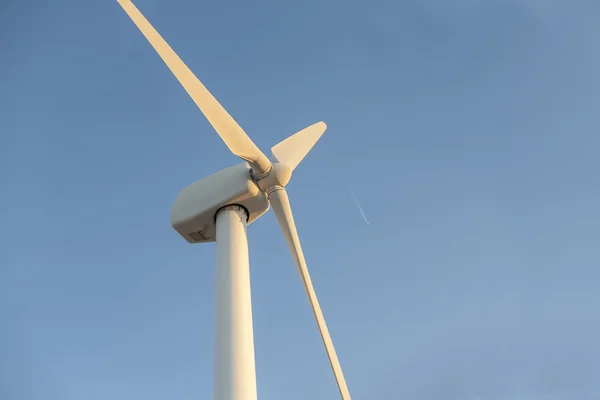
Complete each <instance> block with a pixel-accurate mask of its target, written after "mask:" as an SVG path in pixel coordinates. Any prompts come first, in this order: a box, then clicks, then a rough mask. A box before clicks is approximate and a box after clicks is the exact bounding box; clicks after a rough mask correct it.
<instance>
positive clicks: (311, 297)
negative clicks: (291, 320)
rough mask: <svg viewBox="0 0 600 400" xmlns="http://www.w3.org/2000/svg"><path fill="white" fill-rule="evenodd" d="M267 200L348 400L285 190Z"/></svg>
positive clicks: (339, 383) (345, 398)
mask: <svg viewBox="0 0 600 400" xmlns="http://www.w3.org/2000/svg"><path fill="white" fill-rule="evenodd" d="M269 200H270V201H271V206H272V207H273V211H275V215H276V216H277V220H278V221H279V225H280V226H281V230H282V231H283V235H284V236H285V240H286V241H287V243H288V246H289V247H290V251H291V252H292V256H293V257H294V262H295V263H296V267H297V268H298V272H299V273H300V278H302V283H303V284H304V289H305V290H306V294H307V295H308V301H309V302H310V306H311V307H312V310H313V314H314V315H315V319H316V320H317V325H318V327H319V332H320V333H321V338H322V339H323V344H324V345H325V350H326V351H327V356H328V357H329V363H330V364H331V368H332V369H333V374H334V375H335V379H336V381H337V385H338V389H339V390H340V395H341V396H342V399H343V400H350V393H349V392H348V387H347V386H346V380H345V379H344V374H343V372H342V367H341V366H340V362H339V361H338V358H337V354H336V353H335V348H334V347H333V342H332V341H331V336H330V335H329V330H328V329H327V324H326V323H325V317H323V312H322V311H321V307H320V306H319V301H318V300H317V295H316V294H315V289H314V288H313V285H312V282H311V280H310V275H309V274H308V269H307V267H306V260H305V259H304V254H303V253H302V247H301V246H300V239H299V238H298V232H297V231H296V224H295V222H294V216H293V215H292V209H291V207H290V200H289V198H288V195H287V192H286V190H285V189H284V188H277V189H275V190H274V191H272V192H271V193H270V194H269Z"/></svg>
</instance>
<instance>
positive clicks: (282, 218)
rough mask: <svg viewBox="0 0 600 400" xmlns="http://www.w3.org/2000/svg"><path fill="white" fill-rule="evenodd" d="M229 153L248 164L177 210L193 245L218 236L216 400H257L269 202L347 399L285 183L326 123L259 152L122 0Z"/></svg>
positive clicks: (174, 214)
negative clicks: (259, 233) (260, 230)
mask: <svg viewBox="0 0 600 400" xmlns="http://www.w3.org/2000/svg"><path fill="white" fill-rule="evenodd" d="M117 1H118V2H119V4H120V5H121V7H123V9H124V10H125V12H126V13H127V14H128V15H129V17H130V18H131V19H132V20H133V22H134V23H135V24H136V25H137V27H138V28H139V30H140V31H141V32H142V34H143V35H144V36H145V37H146V39H147V40H148V41H149V42H150V44H151V45H152V47H154V49H155V50H156V52H157V53H158V55H159V56H160V57H161V58H162V60H163V61H164V62H165V64H166V65H167V66H168V67H169V69H170V70H171V72H172V73H173V74H174V75H175V77H176V78H177V79H178V80H179V82H180V83H181V85H182V86H183V87H184V89H185V90H186V91H187V93H188V94H189V95H190V97H191V98H192V99H193V100H194V102H195V103H196V105H197V106H198V108H200V110H201V111H202V113H204V116H205V117H206V119H208V121H209V122H210V124H211V125H212V126H213V128H214V129H215V131H217V133H218V134H219V136H220V137H221V139H222V140H223V142H225V145H226V146H227V147H228V148H229V150H231V152H232V153H233V154H234V155H236V156H238V157H239V158H241V159H242V160H243V161H244V162H243V163H241V164H238V165H235V166H233V167H230V168H226V169H224V170H221V171H219V172H217V173H214V174H213V175H210V176H208V177H206V178H204V179H201V180H199V181H196V182H194V183H192V184H191V185H189V186H188V187H186V188H184V189H183V190H182V191H181V192H180V193H179V194H178V195H177V198H176V200H175V204H174V206H173V209H172V210H171V224H172V225H173V228H175V230H176V231H177V232H179V234H180V235H181V236H183V238H184V239H185V240H187V241H188V242H189V243H206V242H215V241H216V251H217V257H216V268H217V269H216V274H215V346H214V389H213V390H214V400H255V399H256V398H257V392H256V370H255V362H254V337H253V329H252V303H251V296H250V268H249V259H248V240H247V236H246V226H247V225H249V224H251V223H252V222H254V221H255V220H256V219H257V218H259V217H260V216H261V215H263V214H264V213H266V212H267V211H268V209H269V206H272V207H273V211H274V212H275V215H276V216H277V220H278V222H279V225H280V227H281V230H282V232H283V235H284V236H285V239H286V241H287V243H288V246H289V248H290V251H291V253H292V257H293V259H294V262H295V263H296V267H297V269H298V272H299V273H300V278H301V279H302V283H303V285H304V289H305V291H306V294H307V295H308V300H309V303H310V305H311V307H312V310H313V313H314V316H315V319H316V321H317V326H318V328H319V331H320V333H321V338H322V339H323V344H324V345H325V350H326V351H327V356H328V357H329V362H330V364H331V368H332V369H333V373H334V375H335V379H336V381H337V385H338V389H339V391H340V395H341V397H342V399H343V400H350V394H349V392H348V388H347V386H346V381H345V379H344V375H343V373H342V368H341V366H340V363H339V361H338V358H337V355H336V352H335V348H334V347H333V342H332V341H331V336H330V335H329V331H328V329H327V325H326V324H325V319H324V317H323V313H322V311H321V307H320V306H319V302H318V300H317V296H316V294H315V291H314V289H313V285H312V282H311V280H310V275H309V274H308V269H307V267H306V261H305V259H304V255H303V253H302V247H301V246H300V239H299V238H298V233H297V232H296V224H295V223H294V217H293V215H292V209H291V207H290V201H289V199H288V194H287V192H286V190H285V186H286V185H287V184H288V182H289V181H290V178H291V176H292V172H293V171H294V169H295V168H296V167H297V166H298V164H299V163H300V162H301V161H302V159H303V158H304V157H305V156H306V155H307V154H308V152H309V151H310V150H311V149H312V147H313V146H314V145H315V143H316V142H317V141H318V140H319V138H320V137H321V135H322V134H323V132H325V129H327V125H325V123H324V122H317V123H316V124H313V125H311V126H309V127H307V128H305V129H303V130H301V131H300V132H298V133H296V134H294V135H292V136H290V137H288V138H287V139H285V140H284V141H282V142H281V143H279V144H277V145H276V146H274V147H273V148H271V155H272V157H271V160H270V159H269V158H268V157H267V156H266V155H265V154H264V153H263V152H261V151H260V149H259V148H258V147H257V146H256V145H255V144H254V142H253V141H252V140H251V139H250V138H249V137H248V135H246V133H245V132H244V131H243V130H242V128H241V127H240V126H239V125H238V124H237V123H236V122H235V120H234V119H233V118H232V117H231V115H229V114H228V113H227V111H225V109H224V108H223V107H222V106H221V104H219V102H218V101H217V100H216V99H215V98H214V97H213V96H212V94H211V93H210V92H209V91H208V89H206V87H205V86H204V85H203V84H202V83H201V82H200V81H199V80H198V78H196V76H195V75H194V73H193V72H192V71H191V70H190V69H189V68H188V67H187V66H186V65H185V64H184V62H183V61H182V60H181V59H180V58H179V56H177V54H176V53H175V52H174V51H173V49H171V47H170V46H169V45H168V44H167V42H165V40H164V39H163V38H162V37H161V36H160V34H159V33H158V32H157V31H156V29H154V27H152V25H151V24H150V23H149V22H148V20H147V19H146V18H145V17H144V16H143V15H142V13H141V12H140V11H139V10H138V9H137V7H136V6H135V5H134V4H133V3H132V2H131V1H130V0H117Z"/></svg>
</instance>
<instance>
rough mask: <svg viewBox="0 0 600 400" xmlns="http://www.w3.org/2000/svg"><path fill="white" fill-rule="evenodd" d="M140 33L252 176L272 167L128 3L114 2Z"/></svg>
mask: <svg viewBox="0 0 600 400" xmlns="http://www.w3.org/2000/svg"><path fill="white" fill-rule="evenodd" d="M117 1H118V2H119V4H120V5H121V7H123V9H124V10H125V12H126V13H127V14H128V15H129V17H130V18H131V19H132V20H133V22H134V23H135V24H136V25H137V27H138V28H139V30H140V31H141V32H142V33H143V34H144V36H145V37H146V39H148V41H149V42H150V44H151V45H152V47H154V49H155V50H156V52H157V53H158V55H159V56H160V57H161V58H162V59H163V61H164V62H165V64H167V66H168V67H169V69H170V70H171V72H172V73H173V74H174V75H175V77H176V78H177V80H179V82H180V83H181V85H182V86H183V87H184V88H185V90H186V91H187V93H188V94H189V95H190V97H191V98H192V99H193V100H194V102H195V103H196V105H197V106H198V108H200V110H202V112H203V113H204V116H205V117H206V119H208V122H210V124H211V125H212V126H213V128H215V130H216V131H217V133H218V134H219V136H221V139H223V141H224V142H225V144H226V145H227V147H229V150H231V152H232V153H233V154H235V155H236V156H238V157H240V158H242V159H244V160H246V161H247V162H248V163H249V164H250V166H251V167H252V169H253V170H254V172H255V173H257V174H261V173H263V172H266V171H268V170H269V168H271V162H270V161H269V159H268V158H267V156H266V155H265V154H264V153H263V152H261V151H260V149H259V148H258V147H257V146H256V145H255V144H254V142H252V140H251V139H250V138H249V137H248V135H246V133H245V132H244V131H243V130H242V128H241V127H240V126H239V125H238V124H237V122H235V120H234V119H233V118H232V117H231V115H229V114H228V113H227V111H225V109H224V108H223V107H222V106H221V104H219V102H218V101H217V99H215V98H214V97H213V95H212V94H210V92H209V91H208V89H206V87H205V86H204V85H203V84H202V82H200V80H198V78H196V76H195V75H194V73H193V72H192V71H191V70H190V69H189V68H188V67H187V66H186V65H185V63H184V62H183V61H182V60H181V59H180V58H179V56H178V55H177V54H176V53H175V52H174V51H173V49H171V47H170V46H169V45H168V44H167V42H165V40H164V39H163V38H162V37H161V36H160V34H159V33H158V32H157V31H156V29H154V27H153V26H152V25H151V24H150V22H148V20H147V19H146V18H145V17H144V16H143V15H142V13H141V12H140V11H139V10H138V9H137V7H136V6H135V5H134V4H133V3H132V2H131V1H130V0H117Z"/></svg>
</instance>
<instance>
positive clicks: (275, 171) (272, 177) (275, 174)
mask: <svg viewBox="0 0 600 400" xmlns="http://www.w3.org/2000/svg"><path fill="white" fill-rule="evenodd" d="M255 178H256V177H255ZM291 178H292V168H291V167H290V166H288V165H286V164H282V163H278V162H276V163H273V166H272V167H271V170H270V172H269V174H268V175H267V176H265V177H263V178H258V179H257V184H258V187H259V188H260V190H262V191H263V192H265V193H267V192H268V191H269V189H270V188H271V187H274V186H281V187H285V185H287V184H288V183H289V181H290V179H291Z"/></svg>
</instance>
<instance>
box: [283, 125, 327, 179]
mask: <svg viewBox="0 0 600 400" xmlns="http://www.w3.org/2000/svg"><path fill="white" fill-rule="evenodd" d="M326 129H327V125H326V124H325V122H323V121H321V122H317V123H316V124H313V125H311V126H309V127H308V128H304V129H302V130H301V131H300V132H297V133H295V134H293V135H292V136H290V137H289V138H287V139H285V140H284V141H282V142H280V143H278V144H276V145H275V146H273V147H272V148H271V154H272V155H273V159H274V160H275V161H277V162H280V163H282V164H286V165H287V166H289V167H290V168H292V170H294V169H296V167H297V166H298V164H300V162H301V161H302V160H303V159H304V157H306V155H307V154H308V152H309V151H310V150H311V149H312V148H313V146H314V145H315V143H317V141H318V140H319V138H321V135H323V132H325V130H326Z"/></svg>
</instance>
